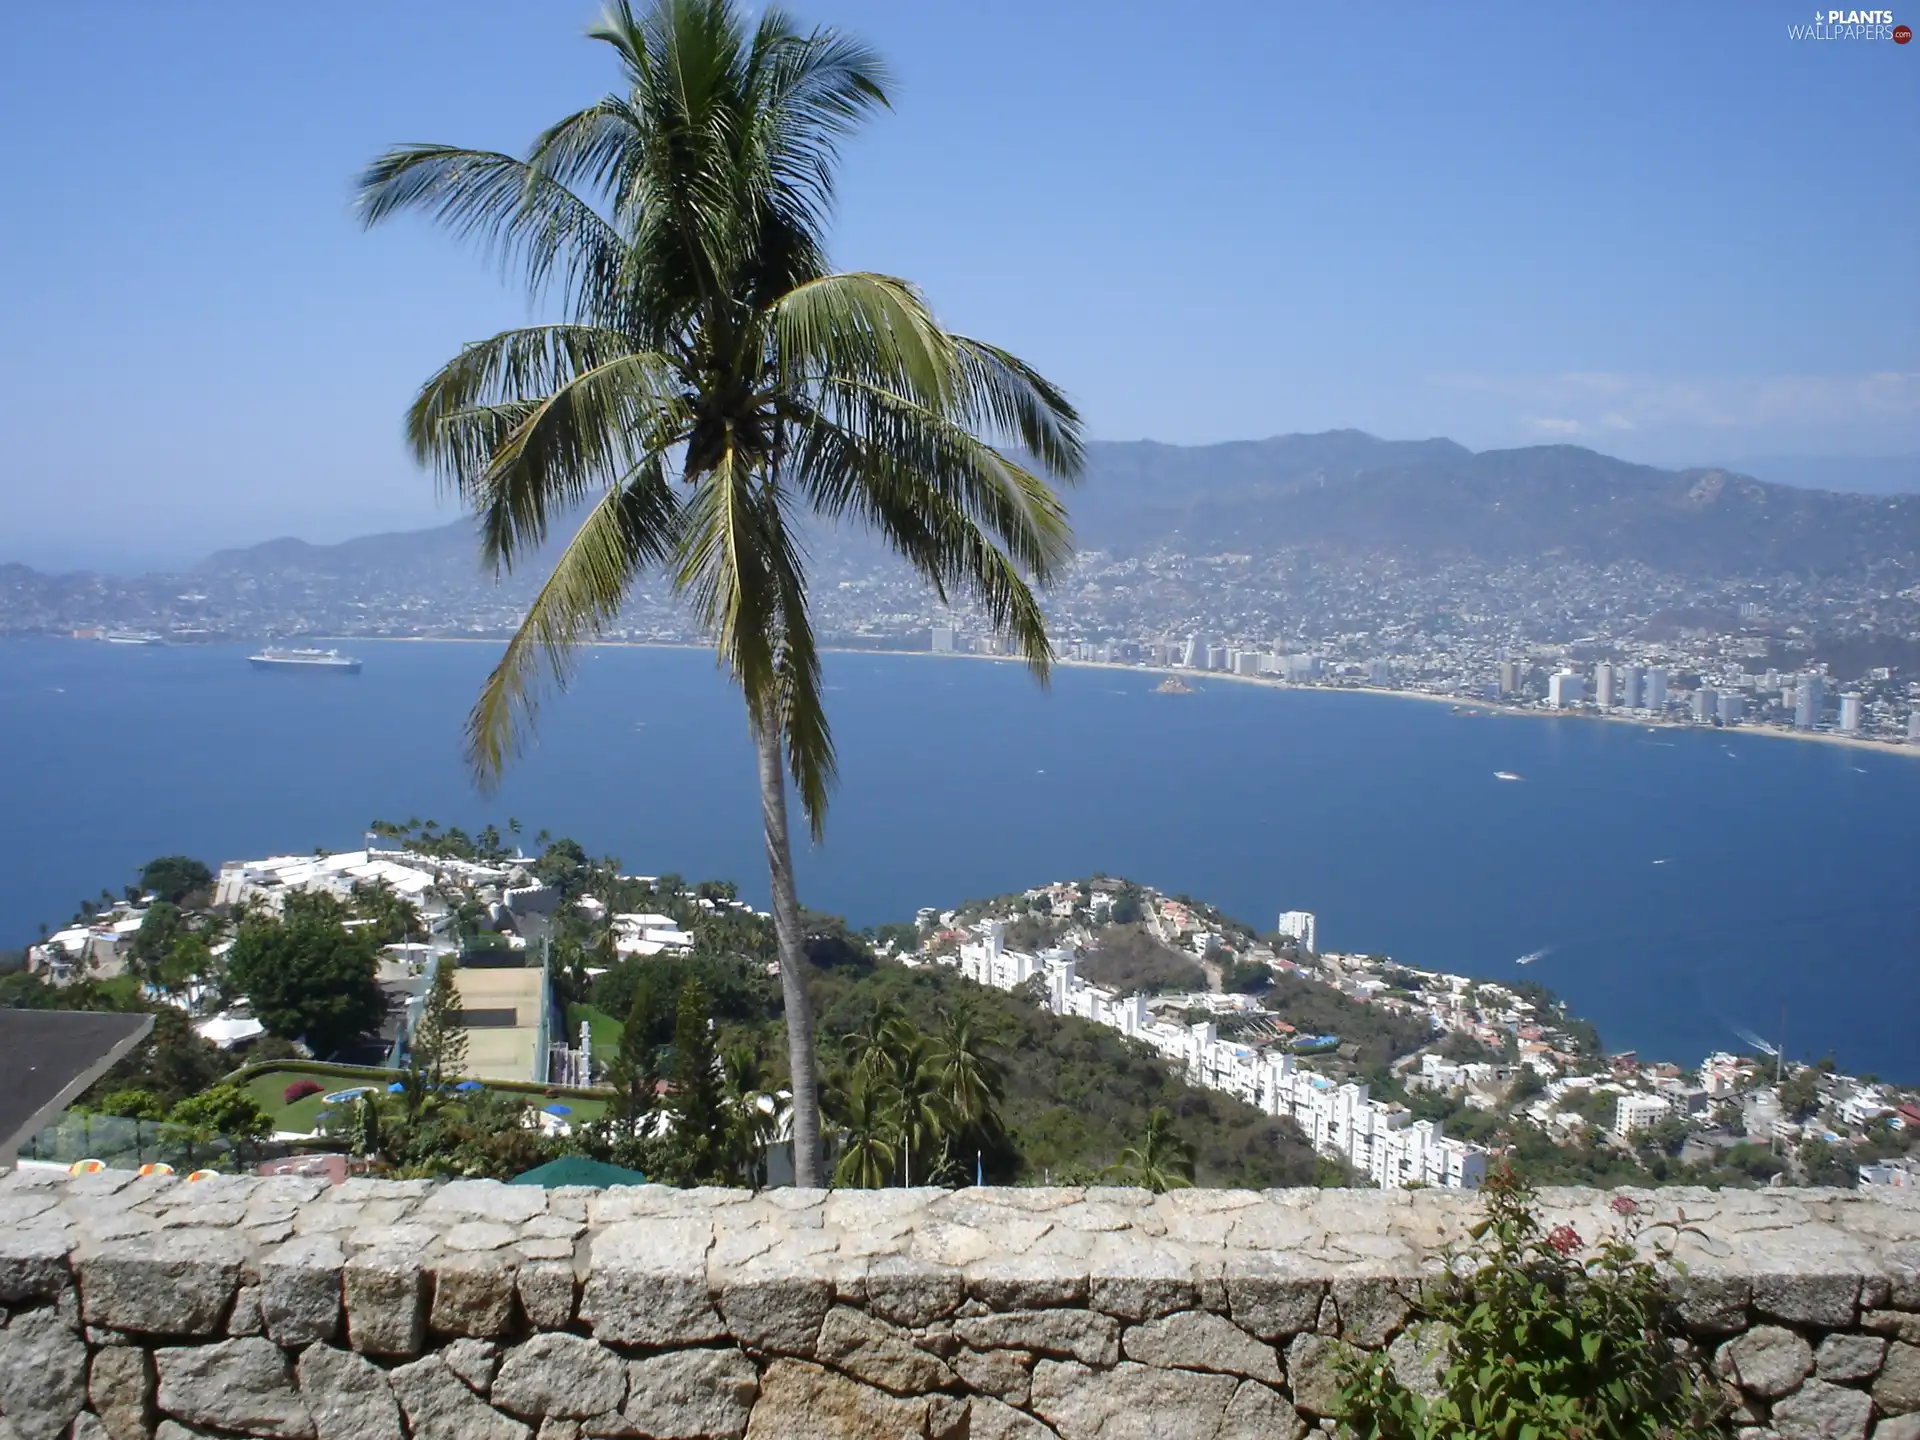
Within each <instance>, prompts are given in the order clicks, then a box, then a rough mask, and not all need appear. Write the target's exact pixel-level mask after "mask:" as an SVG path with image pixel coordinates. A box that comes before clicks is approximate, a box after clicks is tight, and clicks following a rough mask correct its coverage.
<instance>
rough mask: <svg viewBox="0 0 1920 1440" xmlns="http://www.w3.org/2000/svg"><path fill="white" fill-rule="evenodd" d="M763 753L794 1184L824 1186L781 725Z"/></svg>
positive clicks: (768, 732)
mask: <svg viewBox="0 0 1920 1440" xmlns="http://www.w3.org/2000/svg"><path fill="white" fill-rule="evenodd" d="M753 732H754V745H755V747H756V748H757V749H758V751H759V755H760V815H761V820H762V823H763V825H764V828H765V830H766V838H767V875H768V878H769V880H770V881H771V882H772V888H773V932H774V934H775V935H776V936H777V937H778V939H779V942H780V995H781V999H782V1000H783V1002H784V1004H785V1009H786V1012H787V1068H788V1070H789V1071H790V1072H791V1073H792V1077H793V1079H792V1084H793V1183H794V1184H795V1185H800V1186H804V1187H808V1188H811V1189H819V1188H821V1187H823V1186H825V1184H826V1177H825V1174H824V1173H823V1171H822V1168H821V1161H820V1088H819V1082H818V1080H817V1079H816V1078H815V1072H814V1061H813V1002H812V1000H811V999H809V998H808V995H807V969H806V967H807V947H806V937H805V936H804V935H803V934H802V933H801V930H800V901H799V899H798V898H797V897H796V896H795V894H794V887H793V847H792V845H791V844H790V843H789V841H788V839H787V775H786V769H785V767H784V766H783V765H782V764H781V755H780V730H779V726H778V725H762V724H758V723H756V724H755V725H754V727H753Z"/></svg>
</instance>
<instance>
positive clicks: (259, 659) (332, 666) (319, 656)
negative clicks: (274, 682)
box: [247, 645, 360, 675]
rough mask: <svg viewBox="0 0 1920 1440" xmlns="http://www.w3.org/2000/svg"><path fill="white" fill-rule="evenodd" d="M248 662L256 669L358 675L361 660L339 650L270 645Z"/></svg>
mask: <svg viewBox="0 0 1920 1440" xmlns="http://www.w3.org/2000/svg"><path fill="white" fill-rule="evenodd" d="M247 663H248V664H249V665H251V666H253V668H254V669H256V670H306V671H312V672H316V673H317V672H320V671H330V672H332V673H334V674H336V675H358V674H359V673H360V662H359V661H358V660H356V659H354V658H353V657H352V656H351V655H342V654H341V653H340V652H339V651H338V650H281V649H276V648H275V647H274V646H271V645H269V646H268V647H267V648H266V649H264V650H262V651H261V652H260V653H259V654H257V655H249V656H248V657H247Z"/></svg>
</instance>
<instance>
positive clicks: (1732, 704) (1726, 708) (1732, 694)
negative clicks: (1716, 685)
mask: <svg viewBox="0 0 1920 1440" xmlns="http://www.w3.org/2000/svg"><path fill="white" fill-rule="evenodd" d="M1719 704H1720V723H1721V724H1722V725H1738V724H1739V723H1740V721H1741V719H1742V718H1743V717H1744V716H1745V715H1746V713H1747V697H1746V696H1744V695H1742V694H1740V693H1739V692H1738V691H1734V690H1723V691H1721V692H1720V702H1719Z"/></svg>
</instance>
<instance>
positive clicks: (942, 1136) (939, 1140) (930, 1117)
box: [888, 1047, 952, 1185]
mask: <svg viewBox="0 0 1920 1440" xmlns="http://www.w3.org/2000/svg"><path fill="white" fill-rule="evenodd" d="M888 1088H889V1089H890V1090H891V1091H892V1096H891V1099H892V1106H891V1110H892V1120H893V1129H894V1134H895V1135H897V1136H898V1137H899V1140H900V1152H901V1162H902V1170H901V1181H902V1183H903V1184H906V1185H912V1184H913V1156H914V1152H915V1151H916V1150H918V1151H919V1153H920V1157H921V1178H922V1179H925V1178H927V1172H928V1171H929V1169H930V1168H931V1167H930V1166H929V1165H928V1164H927V1156H928V1155H929V1154H931V1153H933V1152H935V1151H937V1150H938V1149H939V1148H940V1147H941V1146H942V1145H943V1144H944V1143H945V1142H946V1139H947V1136H948V1135H949V1134H950V1133H951V1129H952V1123H951V1122H952V1114H951V1112H950V1111H949V1110H948V1108H947V1103H946V1097H945V1096H944V1095H943V1094H942V1093H941V1091H940V1082H939V1077H937V1076H936V1075H935V1074H934V1073H933V1070H932V1069H931V1067H929V1066H928V1064H927V1063H926V1059H925V1056H924V1055H923V1054H922V1052H921V1050H920V1049H919V1048H918V1047H916V1048H915V1049H913V1050H910V1051H908V1052H907V1053H906V1054H905V1055H903V1056H902V1057H901V1059H900V1062H899V1064H898V1065H897V1066H896V1068H895V1070H894V1075H893V1081H892V1083H891V1085H890V1086H889V1087H888Z"/></svg>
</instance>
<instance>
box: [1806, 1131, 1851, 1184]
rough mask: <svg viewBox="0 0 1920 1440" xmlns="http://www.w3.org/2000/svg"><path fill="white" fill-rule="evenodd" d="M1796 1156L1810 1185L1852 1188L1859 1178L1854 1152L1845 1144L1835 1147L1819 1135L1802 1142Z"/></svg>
mask: <svg viewBox="0 0 1920 1440" xmlns="http://www.w3.org/2000/svg"><path fill="white" fill-rule="evenodd" d="M1794 1158H1795V1159H1796V1160H1798V1161H1799V1163H1800V1173H1801V1174H1802V1175H1803V1176H1805V1177H1806V1182H1807V1184H1809V1185H1833V1186H1838V1187H1839V1188H1840V1189H1843V1190H1851V1189H1852V1188H1853V1187H1854V1185H1855V1183H1856V1182H1857V1181H1858V1180H1859V1172H1858V1171H1857V1170H1855V1168H1854V1163H1853V1153H1852V1152H1851V1151H1850V1150H1848V1149H1846V1148H1845V1147H1844V1146H1842V1147H1841V1148H1839V1149H1835V1148H1834V1147H1833V1146H1832V1145H1830V1144H1828V1143H1827V1142H1826V1141H1825V1140H1822V1139H1821V1138H1820V1137H1819V1136H1817V1135H1816V1136H1814V1137H1813V1138H1812V1139H1811V1140H1806V1141H1803V1142H1801V1145H1800V1150H1799V1153H1798V1154H1797V1155H1796V1156H1795V1157H1794Z"/></svg>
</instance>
